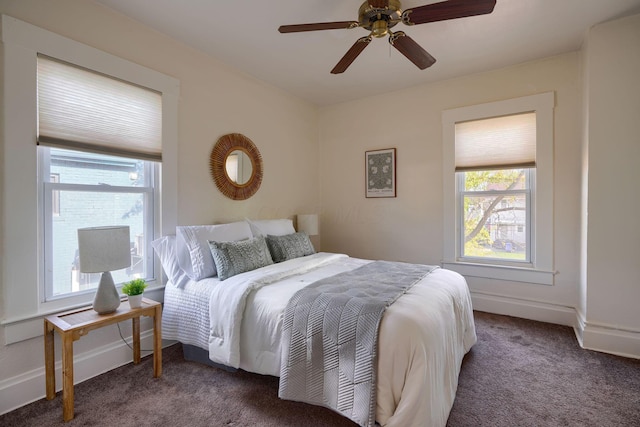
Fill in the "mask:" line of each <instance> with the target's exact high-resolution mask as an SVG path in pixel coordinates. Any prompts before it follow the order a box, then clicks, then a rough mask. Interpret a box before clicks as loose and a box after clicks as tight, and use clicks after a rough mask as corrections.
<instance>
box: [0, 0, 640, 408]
mask: <svg viewBox="0 0 640 427" xmlns="http://www.w3.org/2000/svg"><path fill="white" fill-rule="evenodd" d="M0 13H2V14H6V15H9V16H12V17H14V18H16V19H19V20H21V21H25V22H28V23H30V24H33V25H35V26H38V27H40V28H43V29H45V30H48V31H51V32H54V33H57V34H59V35H62V36H64V37H66V38H69V39H73V40H75V41H78V42H81V43H83V44H86V45H89V46H92V47H94V48H96V49H100V50H102V51H105V52H108V53H109V54H112V55H115V57H117V58H122V59H125V60H127V61H130V62H134V63H136V64H141V65H143V66H145V67H148V68H150V69H153V70H156V71H158V72H160V73H163V74H165V75H168V76H172V77H174V78H176V79H178V80H179V85H180V87H179V102H178V100H176V104H177V105H178V107H177V111H176V115H177V117H178V126H177V129H173V130H174V131H175V135H176V137H177V138H176V139H177V144H174V145H170V146H167V147H164V148H163V173H164V172H165V171H169V172H172V171H173V172H175V173H176V174H177V176H175V177H174V178H175V179H171V180H169V181H168V182H166V183H163V189H162V191H163V192H166V193H163V194H169V195H170V197H168V202H166V204H169V205H170V208H171V209H170V210H169V211H168V212H163V217H162V223H163V229H162V232H163V233H164V234H169V233H171V232H172V231H173V230H175V229H174V228H173V229H172V227H171V224H172V225H173V226H175V225H176V224H180V225H187V224H205V223H214V222H227V221H232V220H237V219H239V218H244V217H248V218H281V217H292V216H293V215H295V214H298V213H308V212H317V213H319V214H320V218H321V231H320V232H321V234H320V236H319V241H320V245H321V247H320V249H321V250H324V251H329V252H345V253H348V254H350V255H352V256H356V257H361V258H371V259H389V260H404V261H408V262H422V263H429V264H439V263H440V262H441V261H442V260H443V246H444V242H445V241H444V239H445V237H444V231H443V230H444V225H443V223H444V222H445V220H446V218H444V214H443V205H444V195H443V175H445V173H446V171H445V170H444V169H445V166H444V165H443V161H442V141H443V138H442V111H444V110H447V109H451V108H457V107H459V106H465V105H474V104H480V103H485V102H491V101H496V100H504V99H511V98H516V97H521V96H527V95H532V94H537V93H542V92H553V93H554V97H555V108H554V147H553V160H554V161H553V175H554V177H553V178H554V180H553V188H552V192H553V194H552V195H551V196H552V197H551V199H552V200H553V207H552V209H553V214H552V221H551V223H546V224H542V225H541V226H542V227H546V228H545V230H546V233H547V234H546V235H547V236H551V243H552V252H553V254H552V256H553V271H549V272H546V273H547V274H550V275H553V277H554V278H553V284H552V285H540V284H535V283H528V282H519V281H509V280H489V279H486V278H478V277H468V282H469V285H470V288H471V291H472V297H473V303H474V307H475V308H476V309H478V310H483V311H489V312H495V313H499V314H510V315H515V316H521V317H526V318H531V319H536V320H542V321H548V322H554V323H559V324H564V325H570V326H573V327H575V329H576V333H577V336H578V337H579V339H580V340H581V342H582V343H583V344H584V346H585V347H587V348H591V349H596V350H602V351H607V352H611V353H618V354H623V355H628V356H633V357H640V316H639V315H638V309H637V303H638V301H640V287H639V286H638V285H637V284H638V277H640V266H639V264H638V262H637V260H636V253H637V246H638V242H639V241H640V240H639V239H640V222H639V221H637V212H638V210H639V209H640V198H638V197H634V196H633V195H635V194H637V192H638V190H637V182H640V168H638V167H637V164H638V163H639V162H640V151H639V148H638V147H640V144H639V143H638V135H640V120H638V117H639V116H640V111H639V110H640V105H639V104H638V100H639V99H640V85H638V83H637V76H638V75H640V58H639V57H638V55H637V52H639V51H640V15H636V16H631V17H627V18H623V19H620V20H617V21H613V22H608V23H604V24H601V25H597V26H595V27H593V28H592V29H590V31H589V33H588V34H587V35H586V36H585V42H584V45H583V47H582V49H581V50H580V51H576V52H571V53H567V54H562V55H558V56H555V57H551V58H542V59H540V60H538V61H533V62H530V63H525V64H520V65H517V66H513V67H508V68H504V69H499V70H493V71H490V72H485V73H482V74H477V75H470V76H464V77H460V78H456V79H452V80H447V81H443V82H438V83H434V84H424V85H418V86H415V87H411V88H408V89H405V90H401V91H397V92H393V93H386V94H384V95H375V94H374V95H372V96H371V97H370V98H367V99H361V100H355V101H352V102H345V103H341V104H338V105H330V106H326V107H318V106H316V105H312V104H310V103H308V102H306V101H303V100H301V99H299V98H296V97H294V96H291V95H289V94H287V93H285V92H283V91H281V90H279V89H277V88H275V87H273V86H271V85H268V84H265V83H262V82H260V81H257V80H255V79H253V78H251V77H248V76H247V75H245V74H243V73H240V72H237V71H236V70H234V69H232V68H230V67H228V66H226V65H224V64H222V63H220V62H219V61H218V60H216V59H215V58H211V57H209V56H207V55H205V54H204V53H201V52H198V51H196V50H194V49H192V48H188V47H186V46H184V45H182V44H180V43H179V42H177V41H175V40H172V39H170V38H168V37H166V36H163V35H162V34H160V33H158V32H156V31H154V30H152V29H150V28H147V27H145V26H143V25H141V24H139V23H138V22H136V21H133V20H131V19H129V18H127V17H124V16H122V15H120V14H117V13H115V12H113V11H111V10H109V9H107V8H104V7H102V6H99V5H97V4H95V3H93V2H91V1H56V2H51V1H48V0H32V1H27V2H25V1H8V0H5V1H0ZM6 50H7V47H6V46H5V51H6ZM25 61H26V60H25ZM5 65H6V64H5ZM110 65H111V66H113V67H115V68H117V67H118V64H117V61H116V60H114V61H113V63H112V64H110ZM3 77H4V78H5V79H6V78H7V76H3ZM12 77H14V78H16V76H15V75H14V76H12ZM17 77H18V78H24V79H29V78H33V77H34V76H32V75H24V76H17ZM3 81H4V79H3ZM2 92H3V99H9V98H11V97H13V99H15V98H16V97H17V98H19V99H20V97H24V101H25V102H29V101H31V100H32V97H33V94H16V93H15V89H14V88H12V87H4V86H3V87H2ZM22 104H23V102H22V99H21V101H20V102H16V103H15V104H9V105H6V104H5V105H3V107H2V108H3V114H4V120H3V122H2V123H3V126H6V124H7V123H12V124H16V123H20V124H22V125H23V126H25V127H27V128H29V129H31V127H33V129H35V118H34V117H30V116H24V115H21V114H18V113H17V112H16V111H18V110H19V108H20V107H21V106H22ZM380 105H385V106H394V108H391V109H389V110H388V111H387V112H386V113H385V114H389V115H391V118H393V115H394V114H396V113H398V114H399V117H401V126H386V125H382V124H381V125H380V126H376V125H375V124H376V119H375V118H376V117H379V112H380V109H379V108H380ZM363 123H364V124H367V123H370V124H372V125H362V124H363ZM385 123H386V121H385ZM33 132H34V133H35V130H34V131H33ZM230 132H241V133H243V134H245V135H247V136H249V137H250V138H251V140H252V141H253V142H254V143H255V144H256V145H257V147H258V148H259V150H260V151H261V153H262V156H263V159H264V180H263V183H262V187H261V188H260V190H259V191H258V192H257V193H256V195H254V196H253V197H252V198H251V199H249V200H247V201H243V202H234V201H231V200H229V199H226V198H225V197H224V196H222V195H221V194H220V193H219V192H218V191H217V190H216V188H215V186H214V185H213V182H212V180H211V177H210V175H209V168H208V156H209V154H210V151H211V149H212V147H213V144H214V142H215V140H216V139H217V138H218V137H219V136H220V135H223V134H226V133H230ZM2 144H3V145H2V149H1V150H0V152H1V153H2V155H1V157H2V162H3V166H2V168H1V170H2V178H0V179H1V182H0V184H1V187H2V190H1V194H0V200H2V212H1V218H0V219H1V220H2V227H1V230H2V236H1V241H2V250H1V253H0V257H1V259H2V261H1V262H2V265H1V266H0V267H1V268H0V270H1V271H2V276H1V277H0V281H1V282H0V291H1V292H0V307H1V308H0V321H1V322H2V323H1V324H0V341H2V342H0V360H2V363H1V364H0V413H2V412H5V411H8V410H11V409H13V408H15V407H17V406H21V405H23V404H26V403H28V402H29V401H31V400H35V399H39V398H41V397H42V396H44V385H43V384H44V379H43V375H44V370H43V360H44V357H43V354H42V353H43V345H42V337H41V336H39V335H41V334H42V319H41V316H40V317H39V316H36V315H34V314H33V313H37V310H38V307H39V303H40V302H39V299H38V298H39V296H38V290H37V289H36V287H37V285H36V284H37V282H38V281H37V275H36V273H35V272H34V271H35V270H36V268H35V267H34V266H37V264H36V263H37V262H38V253H37V251H36V250H34V247H35V242H37V240H38V232H37V230H38V224H37V217H36V213H35V212H31V210H29V209H23V208H22V206H25V205H26V206H32V205H33V204H34V200H35V196H34V194H36V193H37V191H36V190H37V183H36V178H35V175H36V168H37V161H36V156H35V155H31V152H33V153H35V142H34V141H33V140H30V139H27V140H21V141H16V140H15V139H12V138H10V137H7V135H6V134H5V132H4V131H3V142H2ZM29 144H33V146H32V145H29ZM25 147H28V148H25ZM391 147H395V148H396V149H397V162H398V163H397V185H398V197H397V198H395V199H375V200H373V199H366V198H365V197H364V183H363V176H364V173H363V163H364V153H365V151H367V150H371V149H384V148H391ZM17 168H19V169H17ZM172 168H173V169H172ZM165 169H166V170H165ZM16 170H18V172H16V173H9V172H8V171H16ZM64 172H65V171H64V170H59V171H57V172H56V173H60V174H63V173H64ZM173 172H172V173H173ZM123 179H125V180H126V179H129V176H128V173H127V174H124V175H123ZM625 195H627V196H628V197H627V196H625ZM174 196H175V197H174ZM163 197H164V196H163ZM127 204H128V202H127ZM611 206H616V209H611ZM66 207H67V206H65V203H64V201H63V200H60V204H59V207H58V209H60V212H63V210H64V209H66ZM587 213H588V216H587ZM519 221H520V218H518V216H517V215H516V216H515V217H512V218H504V217H503V216H502V215H500V217H499V218H497V217H496V218H494V219H493V220H492V223H491V228H492V233H493V232H495V233H497V234H495V238H496V240H497V239H498V238H503V237H504V236H503V234H502V233H507V235H508V236H509V237H510V240H513V241H515V242H517V241H518V239H517V235H518V227H519ZM167 224H169V225H167ZM505 226H508V228H503V227H505ZM498 228H500V231H497V230H496V229H498ZM133 236H134V232H132V241H134V240H133ZM511 237H513V238H511ZM135 247H136V246H135V241H134V252H135V251H136V249H135ZM65 251H66V253H65V255H64V261H63V262H64V263H68V265H69V273H71V269H72V265H73V262H74V253H73V249H71V248H69V249H66V250H65ZM65 274H66V273H65ZM153 292H154V293H152V296H153V297H154V298H157V299H160V300H161V299H162V288H161V287H158V288H157V289H156V290H154V291H153ZM25 293H27V294H29V295H30V296H32V297H33V298H32V300H29V301H27V302H26V303H23V304H25V305H26V306H27V307H28V312H24V313H20V314H14V313H12V312H11V313H10V309H11V308H12V307H14V304H15V302H16V301H18V300H19V299H20V298H21V297H23V296H24V294H25ZM81 302H82V301H80V302H79V303H81ZM8 313H10V314H11V315H10V316H9V314H8ZM148 326H149V325H144V326H143V327H144V328H145V330H147V332H146V333H143V337H145V339H148V337H149V334H148V329H149V328H148ZM145 334H146V335H145ZM26 337H31V338H26ZM143 345H144V344H143ZM122 346H123V344H122V342H121V340H120V337H119V336H118V333H117V330H115V329H113V328H104V329H103V330H99V331H93V332H91V334H89V336H87V337H85V338H83V339H82V340H80V341H78V342H77V343H76V347H75V351H76V363H77V365H76V380H77V381H82V380H84V379H86V378H89V377H91V376H94V375H97V374H99V373H101V372H104V371H107V370H109V369H112V368H114V367H115V366H118V365H121V364H124V363H127V362H128V361H129V360H130V358H129V356H128V352H127V351H122V348H121V347H122ZM125 355H126V356H125Z"/></svg>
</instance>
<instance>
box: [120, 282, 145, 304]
mask: <svg viewBox="0 0 640 427" xmlns="http://www.w3.org/2000/svg"><path fill="white" fill-rule="evenodd" d="M146 287H147V283H146V282H145V281H144V279H133V280H132V281H130V282H126V283H125V284H124V285H122V293H123V294H126V295H127V296H128V297H129V306H130V307H131V308H140V307H141V306H142V293H143V292H144V289H145V288H146Z"/></svg>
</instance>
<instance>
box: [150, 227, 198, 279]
mask: <svg viewBox="0 0 640 427" xmlns="http://www.w3.org/2000/svg"><path fill="white" fill-rule="evenodd" d="M151 246H153V249H154V250H155V252H156V254H158V258H160V263H161V264H162V269H163V270H164V273H165V274H166V275H167V279H169V281H170V282H171V283H173V284H174V285H175V286H177V287H179V288H183V287H184V285H186V284H187V282H188V281H189V276H187V274H186V273H185V272H184V270H182V269H181V268H180V264H178V256H177V255H176V236H173V235H170V236H163V237H160V238H159V239H156V240H154V241H153V242H151Z"/></svg>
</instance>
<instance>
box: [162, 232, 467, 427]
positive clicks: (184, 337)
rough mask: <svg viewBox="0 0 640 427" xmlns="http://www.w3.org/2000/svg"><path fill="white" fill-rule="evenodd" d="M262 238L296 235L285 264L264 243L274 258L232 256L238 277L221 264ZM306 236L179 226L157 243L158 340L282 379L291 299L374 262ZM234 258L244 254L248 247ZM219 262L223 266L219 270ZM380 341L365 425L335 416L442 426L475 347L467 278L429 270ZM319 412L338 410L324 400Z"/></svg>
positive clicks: (383, 327)
mask: <svg viewBox="0 0 640 427" xmlns="http://www.w3.org/2000/svg"><path fill="white" fill-rule="evenodd" d="M260 236H262V238H264V237H265V236H271V237H269V238H270V239H271V238H273V236H282V239H284V241H286V242H287V244H286V245H284V246H285V247H288V246H291V241H290V240H287V239H290V238H294V244H293V245H292V246H293V249H292V250H290V253H289V254H287V253H285V254H284V259H282V258H283V257H282V255H283V254H282V253H280V254H279V255H278V250H277V248H275V249H274V247H273V246H269V245H267V248H268V249H269V252H270V253H275V255H274V256H273V257H272V259H273V260H275V259H276V258H277V259H278V262H272V263H267V264H266V265H261V262H260V261H258V262H257V263H255V262H249V263H248V265H244V264H243V263H244V262H245V259H244V258H256V256H254V255H255V254H249V256H248V257H243V259H242V260H241V261H238V260H237V259H236V261H237V262H238V263H239V264H242V266H241V267H240V268H236V267H234V266H232V267H231V269H232V270H233V269H234V268H235V269H236V270H238V271H232V273H233V274H231V275H230V276H229V275H228V271H225V270H226V269H227V268H225V267H224V263H217V261H219V260H218V259H217V258H216V256H218V254H217V252H216V250H215V249H216V248H215V247H214V245H215V244H221V245H223V246H224V245H226V244H227V242H229V243H230V242H236V243H235V245H245V246H246V245H248V244H249V243H248V242H253V241H254V240H258V237H260ZM304 237H305V236H302V235H300V233H295V230H293V226H292V224H291V223H290V221H289V220H270V221H262V222H260V221H240V222H237V223H232V224H225V225H220V226H190V227H178V229H177V230H176V236H164V237H163V238H161V239H158V240H157V241H155V242H154V248H155V250H156V253H157V254H158V255H159V257H160V260H161V262H162V265H163V268H164V270H165V273H166V274H167V277H168V279H169V283H168V284H167V286H166V288H165V297H164V309H163V318H162V335H163V338H164V339H170V340H177V341H180V342H181V343H182V344H183V348H184V352H185V358H187V359H190V360H196V361H200V362H203V363H208V364H210V365H214V366H219V367H223V368H225V369H238V368H239V369H243V370H246V371H249V372H254V373H258V374H264V375H273V376H281V373H282V372H285V371H283V354H285V353H286V351H285V350H283V344H282V343H283V323H284V319H285V313H286V312H287V305H288V303H289V301H290V300H291V299H292V297H294V296H295V295H298V292H299V291H301V290H302V289H303V288H305V289H306V288H307V287H311V286H313V285H312V284H314V283H318V282H319V281H322V280H326V278H333V277H339V276H340V275H344V274H349V273H350V272H351V274H354V272H358V271H360V269H362V268H365V267H370V266H373V265H374V261H371V260H364V259H358V258H352V257H349V256H347V255H345V254H334V253H324V252H320V253H315V251H314V250H313V247H312V246H311V248H309V245H310V242H308V237H307V240H305V238H304ZM269 241H270V240H269ZM209 242H212V243H209ZM238 242H240V243H238ZM296 243H297V244H296ZM234 247H235V246H234ZM227 249H228V248H227ZM207 250H209V253H207ZM287 250H289V249H288V248H285V250H284V251H281V252H287ZM274 251H275V252H274ZM238 254H240V255H246V254H247V252H246V248H245V249H243V250H241V251H239V252H238ZM238 254H236V257H237V256H238ZM208 255H209V256H210V257H211V258H212V259H209V258H208ZM265 255H266V254H265ZM267 257H268V255H267ZM230 258H233V256H232V257H230ZM257 258H260V256H257ZM181 259H182V262H180V260H181ZM189 264H190V265H189ZM198 264H199V265H198ZM205 264H206V265H205ZM231 264H234V263H233V262H231ZM256 265H257V267H256ZM212 266H213V267H212ZM215 266H218V267H221V266H222V267H223V268H222V269H220V268H218V269H217V270H216V269H215ZM212 268H213V273H212ZM203 275H204V276H206V277H203ZM377 336H378V340H377V342H376V345H377V352H376V357H375V359H374V363H375V366H374V370H375V382H374V392H373V398H374V405H373V406H372V408H371V411H370V412H371V419H370V420H369V424H367V421H366V420H363V419H359V418H353V417H351V416H349V415H345V413H343V412H342V411H341V410H337V412H339V413H343V415H345V416H349V417H350V418H352V419H353V420H354V421H356V422H357V423H358V424H360V425H371V422H372V420H374V419H375V422H376V423H377V424H380V425H381V426H389V427H393V426H403V427H407V426H444V425H446V422H447V418H448V416H449V412H450V410H451V407H452V405H453V401H454V399H455V393H456V388H457V383H458V375H459V372H460V366H461V363H462V358H463V357H464V355H465V354H466V353H467V352H468V351H469V349H470V348H471V347H472V346H473V344H474V343H475V342H476V334H475V327H474V323H473V312H472V307H471V298H470V295H469V290H468V287H467V284H466V282H465V280H464V278H463V277H462V276H460V275H459V274H457V273H455V272H453V271H450V270H446V269H442V268H437V267H435V268H432V269H429V270H428V273H426V274H425V275H424V276H421V277H420V279H419V280H417V281H415V283H412V285H411V286H410V287H408V288H407V289H406V290H404V291H402V292H401V295H400V296H399V297H398V298H397V299H396V300H395V302H393V304H391V305H390V306H389V307H388V308H386V310H385V311H384V314H383V315H382V318H381V320H380V322H379V326H378V329H377ZM310 357H311V358H312V356H310ZM285 364H286V362H285ZM282 378H283V377H281V381H280V382H281V393H282V383H283V380H282ZM293 400H299V399H293ZM320 404H322V403H320ZM353 405H355V406H356V407H357V406H362V405H363V402H359V401H358V400H357V399H356V402H354V403H353ZM323 406H327V407H330V408H331V409H333V410H336V408H334V407H332V406H331V405H330V404H323Z"/></svg>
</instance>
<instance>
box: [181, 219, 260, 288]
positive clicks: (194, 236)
mask: <svg viewBox="0 0 640 427" xmlns="http://www.w3.org/2000/svg"><path fill="white" fill-rule="evenodd" d="M251 237H252V235H251V228H250V227H249V224H247V222H245V221H238V222H232V223H229V224H218V225H186V226H178V227H176V251H177V254H178V263H179V264H180V267H181V268H182V269H183V270H184V272H185V273H187V275H188V276H189V277H190V278H191V280H195V281H197V280H202V279H204V278H206V277H213V276H215V275H216V265H215V263H214V262H213V255H211V249H210V248H209V240H213V241H216V242H234V241H238V240H244V239H250V238H251Z"/></svg>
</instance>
